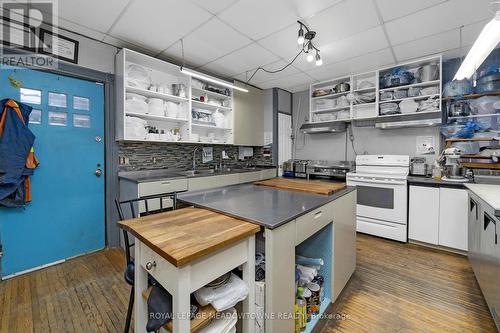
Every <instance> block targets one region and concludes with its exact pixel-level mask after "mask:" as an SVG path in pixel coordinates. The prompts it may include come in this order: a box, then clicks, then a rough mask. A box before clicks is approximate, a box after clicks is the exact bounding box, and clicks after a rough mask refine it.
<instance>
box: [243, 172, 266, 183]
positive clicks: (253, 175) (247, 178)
mask: <svg viewBox="0 0 500 333" xmlns="http://www.w3.org/2000/svg"><path fill="white" fill-rule="evenodd" d="M261 175H262V172H261V171H255V172H245V173H240V183H250V182H256V181H258V180H260V178H261Z"/></svg>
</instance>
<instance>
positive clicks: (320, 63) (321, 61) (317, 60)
mask: <svg viewBox="0 0 500 333" xmlns="http://www.w3.org/2000/svg"><path fill="white" fill-rule="evenodd" d="M321 65H323V59H321V56H320V55H319V52H316V66H321Z"/></svg>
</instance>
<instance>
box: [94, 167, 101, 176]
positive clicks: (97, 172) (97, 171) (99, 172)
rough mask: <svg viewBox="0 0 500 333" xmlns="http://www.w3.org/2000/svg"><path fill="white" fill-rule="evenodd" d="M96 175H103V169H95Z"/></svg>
mask: <svg viewBox="0 0 500 333" xmlns="http://www.w3.org/2000/svg"><path fill="white" fill-rule="evenodd" d="M95 175H96V177H101V175H102V170H101V169H96V171H95Z"/></svg>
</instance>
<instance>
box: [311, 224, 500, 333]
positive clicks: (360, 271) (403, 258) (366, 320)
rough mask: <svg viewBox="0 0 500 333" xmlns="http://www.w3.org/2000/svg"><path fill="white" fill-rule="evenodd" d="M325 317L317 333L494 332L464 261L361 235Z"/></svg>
mask: <svg viewBox="0 0 500 333" xmlns="http://www.w3.org/2000/svg"><path fill="white" fill-rule="evenodd" d="M329 313H330V314H331V315H334V317H333V318H332V319H328V320H326V319H325V320H323V321H322V322H321V324H319V327H318V329H317V330H315V332H321V333H330V332H497V330H496V328H495V324H494V322H493V319H492V317H491V315H490V312H489V311H488V308H487V305H486V303H485V301H484V299H483V297H482V295H481V291H480V289H479V286H478V284H477V282H476V279H475V277H474V273H473V272H472V269H471V267H470V265H469V262H468V259H467V257H464V256H460V255H456V254H451V253H447V252H443V251H439V250H433V249H428V248H425V247H421V246H418V245H412V244H401V243H398V242H393V241H389V240H384V239H380V238H376V237H372V236H367V235H362V234H358V239H357V268H356V272H355V273H354V275H353V277H352V278H351V281H350V283H349V284H348V286H347V288H346V289H345V290H344V292H343V294H342V295H341V298H340V299H339V301H338V302H337V303H335V305H334V306H331V307H330V309H329ZM321 326H323V328H322V329H321Z"/></svg>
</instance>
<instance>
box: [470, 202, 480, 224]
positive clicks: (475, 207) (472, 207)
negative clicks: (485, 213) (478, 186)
mask: <svg viewBox="0 0 500 333" xmlns="http://www.w3.org/2000/svg"><path fill="white" fill-rule="evenodd" d="M469 209H470V211H471V212H472V210H473V209H475V210H476V220H477V219H478V216H477V213H478V212H477V202H475V201H474V200H473V199H472V198H471V199H470V201H469Z"/></svg>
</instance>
